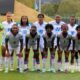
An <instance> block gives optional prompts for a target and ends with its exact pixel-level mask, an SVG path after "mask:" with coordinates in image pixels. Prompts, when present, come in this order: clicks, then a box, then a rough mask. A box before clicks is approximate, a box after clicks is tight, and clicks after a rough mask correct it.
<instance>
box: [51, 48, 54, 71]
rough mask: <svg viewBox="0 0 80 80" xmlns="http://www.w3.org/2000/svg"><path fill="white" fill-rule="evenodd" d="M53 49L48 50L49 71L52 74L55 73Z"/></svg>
mask: <svg viewBox="0 0 80 80" xmlns="http://www.w3.org/2000/svg"><path fill="white" fill-rule="evenodd" d="M54 59H55V49H53V48H51V49H50V69H51V71H52V72H55V68H54V67H55V61H54Z"/></svg>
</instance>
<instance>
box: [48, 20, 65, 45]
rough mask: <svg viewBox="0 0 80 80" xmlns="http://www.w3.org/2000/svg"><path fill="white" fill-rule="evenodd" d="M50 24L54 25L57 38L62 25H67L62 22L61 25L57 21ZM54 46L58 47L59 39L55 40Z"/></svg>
mask: <svg viewBox="0 0 80 80" xmlns="http://www.w3.org/2000/svg"><path fill="white" fill-rule="evenodd" d="M49 24H52V25H53V28H54V29H53V33H54V34H55V35H56V36H58V35H59V34H60V33H61V25H63V24H65V22H63V21H60V23H59V24H58V23H57V22H56V21H51V22H49ZM54 45H55V46H56V45H57V37H56V38H55V41H54Z"/></svg>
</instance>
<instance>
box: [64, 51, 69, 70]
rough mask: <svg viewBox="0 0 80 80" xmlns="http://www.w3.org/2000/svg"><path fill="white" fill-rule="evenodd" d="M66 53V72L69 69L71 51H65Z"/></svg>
mask: <svg viewBox="0 0 80 80" xmlns="http://www.w3.org/2000/svg"><path fill="white" fill-rule="evenodd" d="M64 53H65V71H68V69H69V51H64Z"/></svg>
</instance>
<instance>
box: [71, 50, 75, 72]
mask: <svg viewBox="0 0 80 80" xmlns="http://www.w3.org/2000/svg"><path fill="white" fill-rule="evenodd" d="M74 58H75V51H73V50H71V72H72V73H74Z"/></svg>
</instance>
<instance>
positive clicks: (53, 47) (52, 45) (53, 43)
mask: <svg viewBox="0 0 80 80" xmlns="http://www.w3.org/2000/svg"><path fill="white" fill-rule="evenodd" d="M54 39H55V37H53V38H52V48H54Z"/></svg>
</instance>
